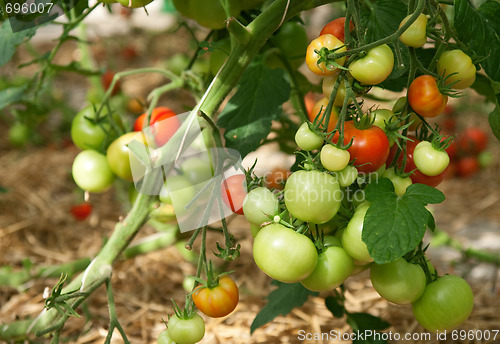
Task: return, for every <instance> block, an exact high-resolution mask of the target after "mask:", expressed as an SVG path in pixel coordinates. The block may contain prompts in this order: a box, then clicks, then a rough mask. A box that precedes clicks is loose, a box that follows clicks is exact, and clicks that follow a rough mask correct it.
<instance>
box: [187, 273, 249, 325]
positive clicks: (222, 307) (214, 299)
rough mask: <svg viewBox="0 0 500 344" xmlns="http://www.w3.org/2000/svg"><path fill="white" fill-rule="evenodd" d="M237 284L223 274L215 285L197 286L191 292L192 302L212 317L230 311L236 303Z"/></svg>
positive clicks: (222, 315)
mask: <svg viewBox="0 0 500 344" xmlns="http://www.w3.org/2000/svg"><path fill="white" fill-rule="evenodd" d="M238 301H239V292H238V286H237V285H236V284H235V283H234V281H233V280H232V279H231V277H228V276H224V277H222V278H221V279H220V280H219V284H218V285H217V286H216V287H213V288H208V287H203V286H201V285H200V286H198V287H197V288H196V289H195V290H194V292H193V302H194V304H195V305H196V307H198V309H199V310H200V311H201V312H202V313H204V314H206V315H208V316H209V317H212V318H220V317H224V316H226V315H228V314H229V313H231V312H232V311H233V310H234V309H235V308H236V305H237V304H238Z"/></svg>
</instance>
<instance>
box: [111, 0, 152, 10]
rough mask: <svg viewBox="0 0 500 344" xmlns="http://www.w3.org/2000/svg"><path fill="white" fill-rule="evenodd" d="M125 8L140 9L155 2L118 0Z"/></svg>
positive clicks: (149, 0) (147, 0)
mask: <svg viewBox="0 0 500 344" xmlns="http://www.w3.org/2000/svg"><path fill="white" fill-rule="evenodd" d="M117 2H118V3H120V4H121V5H122V6H124V7H129V8H139V7H144V6H146V5H147V4H149V3H151V2H153V0H117Z"/></svg>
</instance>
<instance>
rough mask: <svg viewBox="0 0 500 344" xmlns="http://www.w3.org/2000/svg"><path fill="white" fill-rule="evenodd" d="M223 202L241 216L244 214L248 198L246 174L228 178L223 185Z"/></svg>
mask: <svg viewBox="0 0 500 344" xmlns="http://www.w3.org/2000/svg"><path fill="white" fill-rule="evenodd" d="M221 194H222V200H223V201H224V203H226V205H227V206H228V207H229V208H231V210H232V211H233V212H235V213H236V214H239V215H244V213H243V202H244V201H245V197H246V196H247V190H246V180H245V175H244V174H235V175H233V176H230V177H228V178H226V179H225V180H224V181H223V182H222V185H221Z"/></svg>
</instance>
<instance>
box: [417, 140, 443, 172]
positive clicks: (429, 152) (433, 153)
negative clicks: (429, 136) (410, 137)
mask: <svg viewBox="0 0 500 344" xmlns="http://www.w3.org/2000/svg"><path fill="white" fill-rule="evenodd" d="M413 161H414V162H415V166H416V167H417V168H418V170H419V171H420V172H422V173H423V174H425V175H427V176H431V177H433V176H437V175H438V174H440V173H442V172H443V171H444V170H445V169H446V168H447V167H448V165H449V163H450V157H449V156H448V153H446V151H445V150H437V149H435V148H434V147H432V143H430V142H429V141H422V142H420V143H419V144H417V146H416V147H415V150H414V151H413Z"/></svg>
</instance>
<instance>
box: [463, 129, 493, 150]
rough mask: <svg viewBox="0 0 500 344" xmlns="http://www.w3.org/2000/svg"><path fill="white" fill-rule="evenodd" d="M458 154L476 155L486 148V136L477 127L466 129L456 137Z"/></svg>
mask: <svg viewBox="0 0 500 344" xmlns="http://www.w3.org/2000/svg"><path fill="white" fill-rule="evenodd" d="M457 146H458V147H457V148H458V151H459V154H472V155H477V154H479V153H481V152H482V151H484V150H485V149H486V147H487V146H488V135H486V132H485V131H484V130H483V129H481V128H478V127H468V128H467V129H465V130H464V131H463V132H462V133H461V134H460V135H459V137H458V140H457Z"/></svg>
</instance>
